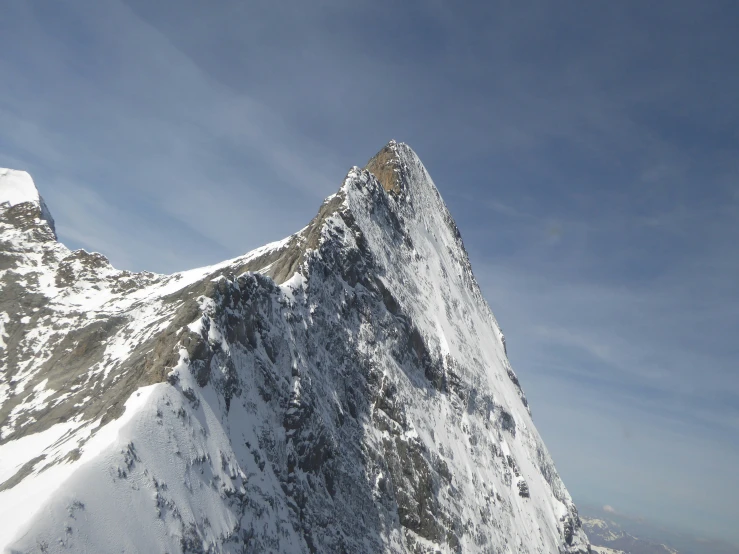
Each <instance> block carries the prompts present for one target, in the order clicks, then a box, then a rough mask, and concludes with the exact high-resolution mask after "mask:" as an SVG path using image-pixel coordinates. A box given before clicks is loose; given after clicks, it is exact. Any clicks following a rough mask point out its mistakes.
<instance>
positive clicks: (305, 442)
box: [0, 142, 589, 554]
mask: <svg viewBox="0 0 739 554" xmlns="http://www.w3.org/2000/svg"><path fill="white" fill-rule="evenodd" d="M3 175H5V174H3ZM22 175H26V174H22ZM26 176H27V175H26ZM0 182H1V181H0ZM28 182H30V178H29V180H28ZM31 187H32V188H33V190H32V191H30V192H29V191H28V190H27V189H25V190H26V193H25V194H26V198H27V199H28V201H20V202H15V201H9V202H8V203H3V202H4V201H5V200H10V198H3V197H2V195H3V194H6V188H5V187H2V188H0V206H1V207H0V245H1V246H2V250H1V251H0V286H1V287H2V295H1V296H0V340H1V341H2V342H0V367H1V368H2V377H1V380H0V422H2V423H0V425H1V427H0V518H1V519H0V520H1V521H2V522H3V525H2V526H1V527H0V546H2V547H3V548H6V549H8V550H10V551H18V552H32V551H36V550H39V549H41V550H43V551H45V552H61V551H72V552H77V551H89V552H113V551H116V552H121V551H123V552H164V551H166V552H170V553H172V552H267V551H274V552H351V553H355V552H367V553H375V552H437V551H443V552H496V553H497V552H501V553H502V552H507V553H516V554H519V553H560V552H562V553H563V552H573V553H574V552H578V553H585V552H588V550H589V546H588V542H587V538H586V537H585V535H584V533H583V531H582V529H581V525H580V519H579V517H578V515H577V510H576V508H575V506H574V504H573V503H572V500H571V499H570V496H569V494H568V493H567V490H566V489H565V487H564V485H563V484H562V482H561V480H560V478H559V476H558V475H557V472H556V470H555V468H554V465H553V463H552V460H551V458H550V457H549V454H548V453H547V450H546V448H545V447H544V444H543V443H542V441H541V438H540V437H539V435H538V433H537V432H536V429H535V428H534V425H533V423H532V420H531V415H530V412H529V410H528V407H527V404H526V398H525V396H524V394H523V392H522V391H521V389H520V387H519V385H518V380H517V378H516V376H515V374H514V373H513V370H512V369H511V367H510V365H509V363H508V359H507V357H506V353H505V342H504V339H503V334H502V333H501V331H500V328H499V326H498V324H497V322H496V321H495V318H494V317H493V315H492V313H491V312H490V309H489V307H488V305H487V303H486V302H485V300H484V299H483V296H482V294H481V292H480V289H479V287H478V285H477V282H476V281H475V278H474V276H473V274H472V270H471V267H470V264H469V261H468V258H467V254H466V252H465V250H464V246H463V245H462V240H461V237H460V235H459V231H458V230H457V227H456V225H455V224H454V221H453V220H452V218H451V216H450V214H449V212H448V210H447V208H446V206H445V205H444V203H443V201H442V200H441V197H440V196H439V193H438V191H437V190H436V187H435V186H434V184H433V182H432V181H431V178H430V177H429V175H428V173H427V172H426V170H425V168H424V167H423V165H422V164H421V162H420V160H419V159H418V158H417V156H416V155H415V153H414V152H413V151H412V150H411V149H410V148H409V147H408V146H406V145H404V144H398V143H395V142H391V143H389V144H388V145H387V146H386V147H384V148H383V149H382V150H381V151H380V152H379V153H378V154H377V155H376V156H375V157H374V158H372V160H370V162H369V164H368V165H367V168H366V169H360V168H357V167H355V168H353V169H352V170H351V171H350V172H349V174H348V175H347V177H346V178H345V180H344V183H343V185H342V187H341V188H340V190H339V191H338V192H337V193H336V194H334V195H332V196H330V197H329V198H327V199H326V201H325V202H324V204H323V205H322V206H321V209H320V211H319V213H318V215H317V216H316V218H315V219H314V220H313V221H312V222H311V223H310V224H309V225H308V226H306V227H305V228H304V229H302V230H301V231H300V232H298V233H296V234H295V235H293V236H291V237H288V238H287V239H285V240H283V241H280V242H277V243H273V244H270V245H267V246H265V247H263V248H260V249H258V250H256V251H254V252H251V253H249V254H247V255H245V256H242V257H240V258H236V259H234V260H229V261H227V262H224V263H222V264H219V265H216V266H212V267H206V268H202V269H197V270H193V271H189V272H184V273H180V274H175V275H169V276H164V275H155V274H150V273H139V274H134V273H129V272H126V271H118V270H115V269H114V268H112V267H111V266H110V264H109V263H108V261H107V260H106V259H105V258H104V257H103V256H101V255H100V254H89V253H87V252H84V251H76V252H71V251H69V250H68V249H67V248H65V247H64V246H63V245H61V244H60V243H58V242H57V241H56V239H55V236H54V232H53V229H52V227H51V225H50V223H49V222H50V220H51V217H50V215H49V216H48V218H47V217H46V213H48V212H47V211H45V207H44V208H42V205H41V204H42V201H40V197H38V193H35V196H34V192H35V187H33V185H32V183H31ZM7 190H11V189H10V188H8V189H7ZM12 191H15V188H13V189H12ZM8 194H10V193H8ZM13 194H15V192H13Z"/></svg>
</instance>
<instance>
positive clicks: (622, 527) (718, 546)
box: [581, 505, 739, 554]
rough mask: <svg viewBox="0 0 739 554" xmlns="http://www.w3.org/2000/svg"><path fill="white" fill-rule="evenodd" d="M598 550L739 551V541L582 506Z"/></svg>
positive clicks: (630, 553)
mask: <svg viewBox="0 0 739 554" xmlns="http://www.w3.org/2000/svg"><path fill="white" fill-rule="evenodd" d="M581 520H582V525H583V529H584V530H585V532H586V533H587V535H588V538H589V539H590V542H591V544H592V551H593V553H595V554H739V548H738V547H737V546H736V545H732V544H729V543H727V542H724V541H721V540H716V539H708V538H705V537H698V536H696V535H693V534H691V533H688V532H685V531H676V530H673V529H669V528H666V527H664V526H661V525H659V524H656V523H652V522H649V521H646V520H644V519H642V518H638V517H633V516H628V515H624V514H619V513H616V512H613V511H606V510H604V509H602V508H597V507H594V506H588V505H586V506H584V507H583V508H582V510H581Z"/></svg>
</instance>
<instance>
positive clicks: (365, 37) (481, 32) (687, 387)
mask: <svg viewBox="0 0 739 554" xmlns="http://www.w3.org/2000/svg"><path fill="white" fill-rule="evenodd" d="M3 9H4V14H3V18H2V21H0V48H2V51H3V52H4V53H6V55H4V56H2V57H1V58H0V71H2V74H3V76H4V85H3V87H0V165H9V166H15V167H19V168H22V169H27V170H29V171H31V172H32V174H33V176H34V177H35V179H36V181H37V183H38V185H39V187H40V189H41V192H42V194H44V196H45V197H46V199H47V202H48V203H49V205H50V206H51V209H52V211H53V212H54V214H55V217H56V220H57V224H58V227H59V232H60V235H61V238H62V239H63V240H64V241H65V242H67V243H69V244H70V245H72V246H75V247H80V246H83V247H85V248H88V249H93V250H99V251H102V252H103V253H105V254H106V255H108V256H109V257H110V258H111V260H112V261H113V263H114V264H115V265H117V266H119V267H123V268H126V269H137V270H138V269H147V270H155V271H174V270H181V269H187V268H188V267H192V266H195V265H201V264H206V263H213V262H217V261H219V260H221V259H224V258H228V257H233V256H237V255H240V254H242V253H244V252H245V251H247V250H249V249H251V248H253V247H257V246H259V245H261V244H264V243H266V242H269V241H271V240H276V239H279V238H282V237H283V236H285V235H287V234H289V233H291V232H294V231H296V230H297V229H299V228H300V227H302V226H303V225H305V224H306V223H307V222H308V220H309V219H310V218H311V217H312V216H313V215H314V212H315V211H316V209H317V208H318V205H319V204H320V201H321V199H322V198H323V197H325V196H326V195H328V194H330V193H332V192H334V191H335V190H336V189H337V188H338V186H339V185H340V183H341V179H342V177H343V176H344V174H345V172H346V170H347V169H348V168H349V167H350V166H351V165H354V164H356V165H363V163H364V162H365V161H366V160H367V159H368V158H369V157H370V156H371V155H372V154H373V153H374V152H375V151H377V150H378V149H379V148H380V147H381V146H382V145H383V144H384V143H385V142H387V140H389V139H391V138H396V139H398V140H404V141H406V142H408V143H409V144H411V146H413V147H414V149H415V150H416V151H417V152H418V154H419V155H420V157H421V158H422V159H423V160H424V163H425V164H426V166H427V168H428V169H429V171H430V173H431V175H432V176H433V177H434V179H435V181H436V183H437V185H438V187H439V189H440V192H441V193H442V195H443V196H444V198H445V200H446V201H447V203H448V205H449V207H450V210H451V212H452V214H453V215H454V216H455V219H456V221H457V223H458V225H459V227H460V230H461V232H462V235H463V237H464V240H465V244H466V246H467V248H468V251H469V253H470V256H471V260H472V264H473V267H474V269H475V274H476V275H477V277H478V280H479V282H480V284H481V286H482V288H483V290H484V292H485V295H486V297H487V298H488V300H489V302H490V305H491V307H492V308H493V310H494V311H495V313H496V317H497V318H498V320H499V321H500V322H501V324H502V325H503V327H504V331H505V332H506V335H507V339H508V345H509V352H510V355H511V360H512V363H513V365H514V367H515V368H516V371H517V372H518V374H519V376H520V378H521V381H522V383H523V385H524V388H525V390H526V391H527V394H528V396H529V398H530V400H531V405H532V409H533V413H534V417H535V420H536V421H537V425H538V428H539V430H540V431H541V433H542V435H543V436H544V439H545V440H546V442H547V445H548V446H549V448H550V449H551V450H552V452H553V454H554V458H555V460H556V462H557V466H558V468H559V470H560V472H561V473H562V475H563V477H564V479H565V482H566V483H567V485H568V487H569V489H570V491H571V492H572V493H573V496H574V498H575V500H576V501H582V502H588V503H591V504H594V505H598V506H602V505H603V504H604V503H608V504H611V505H613V506H616V507H617V508H618V511H619V513H622V514H627V513H632V514H635V515H642V516H646V517H652V518H655V519H660V520H662V521H665V522H667V523H671V524H673V525H676V526H682V527H685V528H686V529H694V530H696V531H697V532H704V533H713V534H715V535H717V536H723V537H725V538H729V539H732V540H735V541H739V536H737V532H736V529H735V526H734V525H733V524H732V523H731V520H732V519H733V520H734V521H735V520H736V519H737V518H739V514H738V513H737V509H736V506H735V502H734V501H733V499H735V498H736V497H737V496H739V482H737V479H736V477H735V475H734V470H733V469H732V467H736V466H737V465H739V446H737V445H738V444H739V411H738V410H737V406H739V378H738V377H737V374H736V360H737V359H739V350H738V349H737V347H736V346H735V345H736V344H737V341H736V340H735V337H736V334H737V332H738V331H739V310H738V309H737V305H739V284H738V283H739V279H737V275H738V274H739V243H737V241H736V237H737V236H739V217H738V216H739V185H737V183H739V164H738V163H737V162H736V159H737V158H736V155H735V153H736V150H737V148H738V147H739V137H737V135H736V128H737V125H739V107H737V104H736V102H735V98H736V96H737V93H738V92H739V74H737V72H736V71H734V70H733V68H734V67H735V65H736V64H735V62H736V60H735V54H734V53H735V52H736V51H738V50H739V45H737V44H736V38H735V28H736V27H737V26H739V10H737V8H736V5H735V4H734V3H732V2H723V1H717V2H711V3H709V4H704V5H697V4H696V3H694V2H687V1H685V2H683V1H678V2H675V1H670V2H650V3H642V4H633V3H632V4H624V3H610V4H603V3H599V4H592V3H591V4H587V5H585V4H578V5H574V4H553V3H549V2H537V3H535V5H523V4H517V3H510V2H498V3H479V4H477V5H476V4H465V5H464V6H458V5H456V4H455V5H454V6H452V5H451V4H449V3H445V2H437V1H434V2H408V3H402V4H398V3H390V2H385V1H382V0H381V1H379V2H365V1H359V2H352V3H346V2H333V1H326V2H321V3H320V5H318V6H317V5H315V4H311V5H308V4H305V3H301V2H294V1H293V2H282V3H279V4H275V3H267V2H247V3H245V2H237V1H235V0H234V1H231V0H227V1H224V2H218V3H209V4H205V3H202V2H199V1H197V0H177V1H174V0H164V1H162V2H144V1H140V0H127V1H113V0H111V1H110V2H103V3H100V2H72V1H68V2H64V1H62V2H55V3H53V4H49V3H48V2H42V1H40V0H39V1H33V0H26V1H22V2H21V1H10V2H8V3H6V5H4V6H3ZM706 491H711V494H710V498H708V497H707V493H706Z"/></svg>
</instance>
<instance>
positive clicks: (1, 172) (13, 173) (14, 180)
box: [0, 168, 39, 206]
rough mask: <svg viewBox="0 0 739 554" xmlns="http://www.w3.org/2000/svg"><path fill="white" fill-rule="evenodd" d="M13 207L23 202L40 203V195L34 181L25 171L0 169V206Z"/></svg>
mask: <svg viewBox="0 0 739 554" xmlns="http://www.w3.org/2000/svg"><path fill="white" fill-rule="evenodd" d="M5 202H8V203H9V204H10V205H11V206H15V205H16V204H21V203H23V202H35V203H37V204H38V203H39V194H38V190H36V185H34V184H33V179H31V176H30V175H29V174H28V173H26V172H25V171H18V170H16V169H7V168H0V204H4V203H5Z"/></svg>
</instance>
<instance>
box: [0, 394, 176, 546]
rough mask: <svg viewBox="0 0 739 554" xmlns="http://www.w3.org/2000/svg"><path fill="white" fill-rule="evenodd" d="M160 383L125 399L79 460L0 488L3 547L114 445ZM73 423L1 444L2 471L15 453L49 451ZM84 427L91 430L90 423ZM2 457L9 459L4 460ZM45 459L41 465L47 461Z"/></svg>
mask: <svg viewBox="0 0 739 554" xmlns="http://www.w3.org/2000/svg"><path fill="white" fill-rule="evenodd" d="M161 387H164V385H161V384H160V385H150V386H148V387H143V388H141V389H139V390H137V391H136V392H135V393H134V394H133V395H132V396H131V397H130V398H129V399H128V400H127V401H126V404H125V406H126V410H125V411H124V413H123V415H122V416H121V417H119V418H118V419H116V420H114V421H111V422H110V423H108V424H107V425H106V426H105V427H103V428H102V429H99V430H98V431H97V432H96V433H95V434H94V435H93V436H92V438H91V439H90V440H89V441H87V442H86V443H85V445H84V446H83V447H82V448H81V450H82V456H81V457H80V458H79V459H78V460H76V461H74V462H72V463H58V464H56V465H54V466H52V467H50V468H49V469H47V470H46V471H43V472H41V473H37V474H35V475H34V476H33V477H32V478H26V479H23V480H22V481H21V482H20V484H18V485H16V486H15V487H13V488H11V489H8V490H4V491H0V521H2V522H3V525H2V526H0V551H2V550H4V549H5V547H6V546H7V545H8V544H9V542H10V541H11V540H12V539H13V537H14V536H16V535H19V534H21V533H22V530H23V528H24V526H25V525H26V524H27V523H28V522H29V521H30V520H31V519H32V518H33V516H34V515H35V514H36V512H38V510H40V509H41V508H42V507H43V506H44V504H45V503H46V502H47V501H48V500H49V499H50V498H51V497H52V496H53V495H54V493H55V492H56V491H57V489H58V488H60V487H61V486H62V485H63V484H64V482H65V481H66V480H67V479H69V478H70V477H71V476H72V475H73V474H74V473H75V471H76V470H78V469H79V468H81V467H82V466H84V465H85V464H87V463H88V462H90V461H91V460H93V459H95V458H96V457H98V456H100V455H101V453H102V452H104V451H105V450H106V449H108V450H109V449H110V448H111V446H112V445H114V443H115V442H116V440H117V439H118V437H119V434H120V433H121V432H122V430H123V429H124V428H125V426H126V425H127V424H128V422H129V421H131V420H132V418H133V417H134V416H135V415H136V414H137V413H138V412H139V411H140V410H142V409H143V408H144V406H146V402H147V400H148V399H149V398H150V397H151V395H152V393H154V391H155V390H156V389H157V388H161ZM72 427H73V424H59V425H56V426H54V427H51V428H50V429H47V430H46V431H44V432H43V433H38V434H37V435H30V436H27V437H24V438H22V439H20V440H18V441H12V442H10V443H7V444H4V445H2V446H0V456H1V457H0V464H2V465H0V468H2V471H3V475H5V474H6V473H9V471H10V469H11V465H12V466H13V467H15V466H17V465H18V464H17V463H15V460H13V461H12V462H11V459H13V458H14V455H19V454H21V455H22V457H23V458H26V459H30V458H32V457H35V456H30V458H29V454H30V453H31V452H34V453H35V452H43V451H48V449H49V448H50V447H51V446H52V445H53V444H54V443H55V442H56V441H57V440H58V439H59V438H60V437H61V436H63V435H64V434H65V433H67V432H69V431H70V430H71V429H72ZM85 429H86V430H89V427H87V428H85ZM67 440H69V439H67ZM3 458H6V459H7V461H2V460H3ZM45 461H46V460H44V461H42V462H41V464H39V465H44V462H45ZM24 463H25V462H24Z"/></svg>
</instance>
